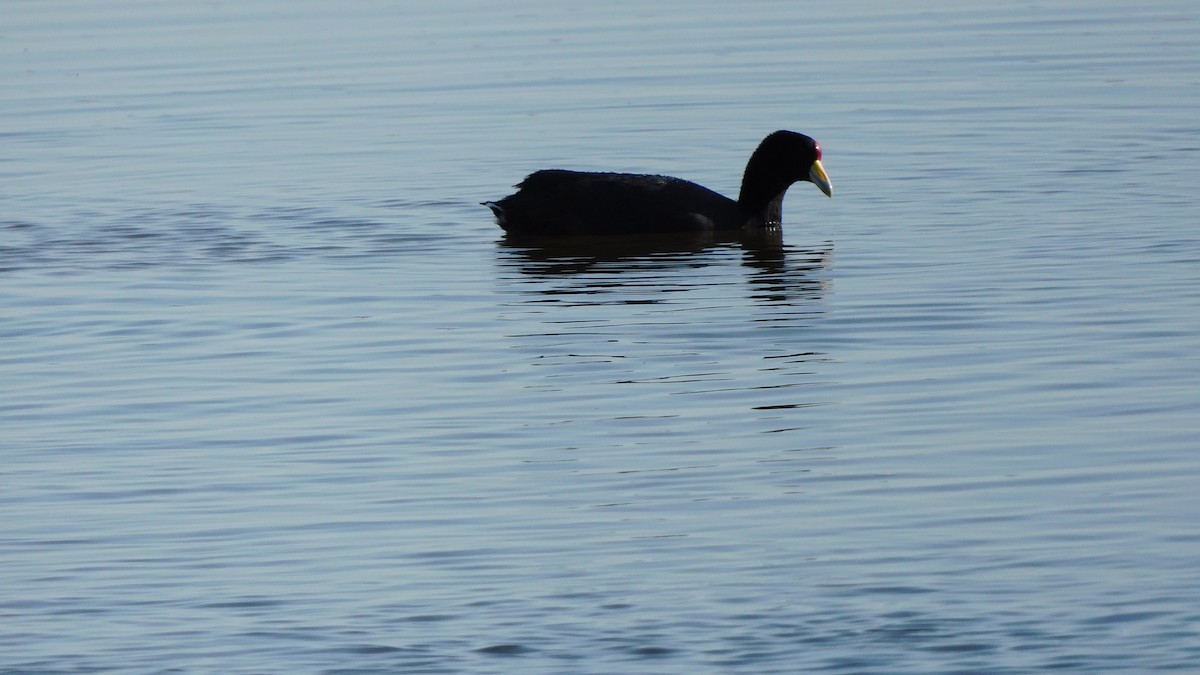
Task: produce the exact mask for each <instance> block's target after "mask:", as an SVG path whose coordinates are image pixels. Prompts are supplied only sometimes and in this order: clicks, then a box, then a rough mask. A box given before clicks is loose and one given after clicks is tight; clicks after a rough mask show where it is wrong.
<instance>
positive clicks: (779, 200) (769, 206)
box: [738, 185, 788, 228]
mask: <svg viewBox="0 0 1200 675" xmlns="http://www.w3.org/2000/svg"><path fill="white" fill-rule="evenodd" d="M787 189H788V186H787V185H784V186H783V187H782V188H780V189H779V190H778V191H777V192H775V193H774V194H773V195H768V194H766V193H762V194H759V193H756V192H754V191H750V193H749V194H747V190H746V186H745V185H742V192H741V194H740V195H739V196H738V206H739V207H740V208H741V209H742V213H744V214H746V227H750V228H756V227H773V226H775V225H779V224H780V223H781V222H783V196H784V195H785V194H787Z"/></svg>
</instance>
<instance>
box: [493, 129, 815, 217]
mask: <svg viewBox="0 0 1200 675" xmlns="http://www.w3.org/2000/svg"><path fill="white" fill-rule="evenodd" d="M799 180H808V181H812V182H813V183H816V184H817V186H818V187H819V188H820V189H821V191H822V192H825V193H826V194H829V195H832V186H831V185H830V183H829V177H828V176H827V175H826V174H825V169H824V167H823V166H822V164H821V148H820V146H818V145H817V143H816V141H814V140H812V139H811V138H809V137H808V136H805V135H803V134H797V133H795V132H791V131H777V132H775V133H773V134H771V135H770V136H767V138H766V139H765V140H763V142H762V143H761V144H760V145H759V147H758V149H757V150H755V152H754V154H753V155H752V156H751V157H750V161H749V163H748V164H747V165H746V172H745V174H744V176H743V178H742V189H741V193H740V194H739V196H738V199H737V200H733V199H730V198H728V197H725V196H723V195H721V194H718V193H716V192H714V191H712V190H709V189H708V188H706V187H703V186H701V185H697V184H696V183H692V182H690V181H686V180H682V179H680V178H672V177H670V176H656V175H649V174H632V173H596V172H583V171H567V170H562V169H547V170H542V171H536V172H534V173H532V174H530V175H529V176H528V177H526V178H525V180H524V181H522V182H521V183H520V184H518V185H517V186H516V187H517V192H516V193H514V194H512V195H509V196H508V197H505V198H503V199H500V200H498V201H495V202H484V205H485V206H487V207H488V208H490V209H491V210H492V212H493V213H494V214H495V215H496V221H497V222H498V223H499V225H500V226H501V227H502V228H504V229H505V231H507V232H508V233H510V234H522V235H535V236H536V235H590V234H638V233H649V232H698V231H707V230H731V229H738V228H746V229H755V228H762V227H767V226H771V225H778V224H779V221H780V215H781V210H782V204H783V196H784V193H786V192H787V189H788V187H789V186H790V185H791V184H792V183H794V182H796V181H799Z"/></svg>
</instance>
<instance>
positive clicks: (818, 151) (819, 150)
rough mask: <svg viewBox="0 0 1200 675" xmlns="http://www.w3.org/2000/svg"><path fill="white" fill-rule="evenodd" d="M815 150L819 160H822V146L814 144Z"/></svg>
mask: <svg viewBox="0 0 1200 675" xmlns="http://www.w3.org/2000/svg"><path fill="white" fill-rule="evenodd" d="M813 148H815V149H816V151H817V159H821V144H820V143H817V142H813Z"/></svg>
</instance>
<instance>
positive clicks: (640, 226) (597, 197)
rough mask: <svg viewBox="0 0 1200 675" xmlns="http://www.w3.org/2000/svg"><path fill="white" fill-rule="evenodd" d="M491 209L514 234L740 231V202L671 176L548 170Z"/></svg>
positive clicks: (741, 219)
mask: <svg viewBox="0 0 1200 675" xmlns="http://www.w3.org/2000/svg"><path fill="white" fill-rule="evenodd" d="M517 188H518V189H517V192H516V193H514V194H512V195H510V196H508V197H505V198H504V199H501V200H499V201H498V202H489V203H487V205H488V206H489V207H491V209H492V210H493V211H494V212H495V213H496V217H497V219H498V220H499V221H500V225H501V226H502V227H503V228H504V229H505V230H506V231H508V232H510V233H514V234H534V235H536V234H608V233H612V234H632V233H637V232H692V231H702V230H711V229H717V230H723V229H733V228H737V227H741V226H742V225H743V224H744V223H745V216H744V215H743V214H742V213H741V210H740V209H739V208H738V204H737V202H736V201H734V200H732V199H729V198H728V197H725V196H722V195H720V194H718V193H716V192H713V191H712V190H709V189H708V188H706V187H703V186H701V185H697V184H695V183H692V182H690V181H686V180H682V179H679V178H672V177H669V176H654V175H647V174H630V173H592V172H581V171H565V170H561V169H548V170H543V171H537V172H535V173H532V174H530V175H529V176H528V177H527V178H525V180H524V181H522V182H521V183H520V184H519V185H517Z"/></svg>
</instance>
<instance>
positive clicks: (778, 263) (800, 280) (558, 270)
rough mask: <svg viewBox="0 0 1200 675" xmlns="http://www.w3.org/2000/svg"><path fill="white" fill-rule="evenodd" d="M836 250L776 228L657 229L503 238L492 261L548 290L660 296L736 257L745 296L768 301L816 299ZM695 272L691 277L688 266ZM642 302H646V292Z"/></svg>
mask: <svg viewBox="0 0 1200 675" xmlns="http://www.w3.org/2000/svg"><path fill="white" fill-rule="evenodd" d="M832 252H833V246H832V243H829V242H826V243H825V244H824V245H822V246H817V247H811V248H801V247H795V246H788V245H786V244H785V243H784V242H783V235H782V231H781V230H779V229H777V228H776V229H774V230H766V231H757V232H752V233H734V234H728V233H720V234H714V233H712V232H706V233H688V234H656V235H645V236H638V237H603V236H597V237H568V238H563V237H547V238H527V237H512V236H506V237H504V238H502V239H501V240H500V241H499V246H498V247H497V263H498V265H499V267H500V268H501V269H502V270H504V271H509V270H515V271H516V272H518V273H519V274H520V275H521V277H520V278H524V279H528V280H538V281H543V282H548V283H546V284H541V285H538V287H537V288H538V292H539V293H541V294H545V295H562V294H602V293H608V292H612V291H614V290H616V289H618V288H628V287H631V286H636V287H638V288H639V289H640V290H642V291H646V290H650V289H648V288H647V287H651V288H653V287H655V286H658V287H659V289H660V290H662V291H663V292H664V293H670V292H677V291H680V290H686V289H687V288H692V287H697V288H698V287H702V286H705V285H711V284H713V283H715V282H716V279H715V277H714V275H713V274H711V273H709V274H700V271H701V270H704V269H705V268H712V267H714V266H725V265H728V263H730V262H731V261H735V260H738V258H740V263H741V265H742V266H743V267H744V268H745V269H746V270H747V271H748V272H749V274H747V275H746V277H745V281H746V283H747V284H748V285H749V287H750V297H751V298H753V299H754V300H757V301H760V302H763V303H766V304H783V305H787V304H792V303H803V304H809V303H812V302H814V301H818V300H820V298H821V296H822V295H823V293H824V287H825V284H824V281H823V280H822V279H821V278H820V274H819V273H820V272H821V271H822V270H823V269H824V268H825V266H826V265H827V264H828V262H829V259H830V257H831V255H832ZM689 270H692V271H693V272H694V273H693V274H692V275H691V276H689V275H688V271H689ZM639 295H640V297H641V302H650V301H652V300H651V299H648V298H647V297H646V295H645V294H644V293H642V294H639Z"/></svg>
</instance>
